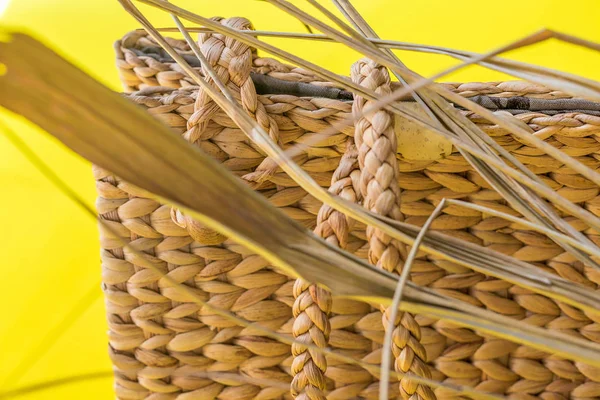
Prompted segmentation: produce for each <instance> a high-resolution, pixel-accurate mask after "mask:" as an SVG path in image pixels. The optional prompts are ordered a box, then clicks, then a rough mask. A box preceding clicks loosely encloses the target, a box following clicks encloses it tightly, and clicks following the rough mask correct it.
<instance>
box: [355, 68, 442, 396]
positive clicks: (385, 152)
mask: <svg viewBox="0 0 600 400" xmlns="http://www.w3.org/2000/svg"><path fill="white" fill-rule="evenodd" d="M352 80H353V81H354V82H355V83H358V84H360V85H362V86H365V87H367V88H369V89H371V90H373V91H375V92H376V93H378V94H380V95H382V96H384V95H387V94H389V93H391V88H390V77H389V74H388V72H387V70H386V69H385V68H384V67H382V66H380V65H379V64H377V63H375V62H373V61H370V60H368V59H362V60H360V61H358V62H357V63H355V64H354V65H353V66H352ZM365 107H368V100H366V99H363V98H362V97H359V96H356V97H355V100H354V105H353V111H354V113H355V114H358V113H361V112H362V110H363V108H365ZM393 121H394V118H393V115H391V114H390V113H389V112H387V111H385V110H379V111H377V112H375V113H373V114H371V115H367V116H364V117H363V118H360V119H359V120H357V121H356V125H355V135H354V140H355V141H356V144H357V147H358V159H359V165H360V169H361V178H360V190H361V193H362V194H363V196H364V206H365V208H367V209H369V210H371V211H374V212H376V213H378V214H381V215H384V216H386V217H389V218H392V219H395V220H398V221H402V220H403V219H404V218H403V216H402V213H401V211H400V187H399V186H398V180H397V177H398V162H397V160H396V147H397V140H396V133H395V131H394V123H393ZM367 238H368V240H369V261H370V262H371V263H372V264H375V265H377V266H378V267H380V268H383V269H385V270H386V271H388V272H398V271H399V270H400V269H401V268H402V265H403V263H404V260H405V259H406V256H407V253H406V247H405V246H404V245H403V244H402V243H400V242H398V241H396V240H392V238H391V237H389V236H388V235H387V234H385V233H383V232H381V231H379V230H377V229H375V228H373V227H367ZM382 310H384V314H383V326H384V327H385V328H387V326H388V324H389V322H388V318H389V317H390V315H391V309H382ZM395 326H396V328H395V329H394V332H393V339H392V352H393V354H394V357H395V358H396V363H395V368H396V370H397V371H402V372H409V371H410V372H412V373H414V374H416V375H419V376H423V377H426V378H431V373H430V372H429V367H428V366H427V364H426V362H425V360H426V359H427V354H426V352H425V348H424V347H423V346H422V345H421V343H420V342H419V341H420V339H421V330H420V327H419V325H418V324H417V322H416V321H415V319H414V317H413V316H412V315H410V314H409V313H399V314H398V318H397V320H396V321H395ZM400 393H401V395H402V397H403V398H405V399H415V400H416V399H423V400H434V399H435V394H434V393H433V391H432V390H431V389H430V388H429V387H427V386H424V385H418V384H416V383H414V382H411V381H410V380H409V379H401V380H400Z"/></svg>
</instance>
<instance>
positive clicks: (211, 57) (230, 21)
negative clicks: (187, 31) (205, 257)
mask: <svg viewBox="0 0 600 400" xmlns="http://www.w3.org/2000/svg"><path fill="white" fill-rule="evenodd" d="M213 20H215V21H218V22H220V23H221V24H222V25H224V26H227V27H229V28H233V29H237V30H251V29H253V27H252V24H251V23H250V21H248V20H247V19H245V18H238V17H235V18H226V19H223V18H213ZM198 38H199V39H198V42H199V45H200V51H201V52H202V54H203V55H204V57H205V58H206V60H207V63H208V64H209V65H210V67H212V69H214V71H215V72H216V75H217V76H218V77H219V79H220V81H221V82H222V83H223V84H224V85H225V86H226V87H227V89H228V90H229V92H230V93H231V94H232V95H233V97H234V98H235V99H236V100H237V101H238V102H239V103H240V105H241V106H242V108H243V109H244V110H245V111H246V112H247V113H248V114H250V116H251V117H252V118H253V119H254V120H256V122H258V124H259V125H260V126H261V127H262V128H263V129H264V130H265V131H266V132H267V133H268V134H269V137H270V138H271V140H273V141H275V142H276V143H279V130H278V128H277V123H276V122H275V121H274V120H273V119H272V118H271V117H270V116H269V115H268V114H267V111H266V110H265V107H264V105H263V104H262V103H261V102H260V101H259V100H258V95H257V93H256V88H255V86H254V83H253V81H252V79H251V78H250V72H251V71H252V60H253V56H254V54H255V53H256V50H255V49H253V48H252V47H250V46H248V45H246V44H244V43H242V42H240V41H238V40H235V39H233V38H230V37H227V36H225V35H222V34H220V33H216V32H209V33H201V34H200V35H199V36H198ZM202 69H203V72H204V76H205V77H207V80H208V82H209V84H212V85H214V86H215V87H217V85H216V83H215V82H214V81H213V79H212V78H210V75H209V74H208V72H207V66H206V65H203V66H202ZM222 113H223V110H221V109H220V107H219V106H218V105H217V104H216V103H215V102H214V101H213V99H212V98H211V97H210V96H209V95H208V93H207V92H206V91H204V90H202V88H200V89H199V90H198V96H197V98H196V101H195V104H194V113H193V114H192V115H191V116H190V118H189V119H188V122H187V131H186V132H185V133H184V135H183V136H184V138H185V139H186V140H188V141H189V142H191V143H193V144H196V145H198V146H199V147H200V148H202V149H203V150H205V151H207V152H208V153H209V154H211V153H219V155H220V156H221V158H220V161H222V162H227V161H228V158H227V157H228V155H225V156H223V152H222V151H221V150H219V148H218V147H217V146H216V145H214V144H212V143H211V142H210V140H211V139H212V138H213V137H215V136H217V135H218V134H220V133H221V132H222V131H223V129H224V128H223V127H222V126H220V127H219V128H217V129H215V126H214V125H215V124H211V121H212V120H213V119H214V118H219V117H220V116H221V115H222ZM243 143H244V145H245V146H250V147H252V149H253V150H254V151H255V152H256V153H260V154H263V155H264V153H263V152H262V150H261V149H260V148H259V146H257V145H256V144H255V143H253V142H252V141H251V140H249V139H246V140H244V142H243ZM238 160H240V159H238ZM243 160H244V159H242V161H243ZM273 169H274V165H273V161H271V160H270V159H265V160H263V161H262V163H261V164H260V165H258V166H257V167H256V169H255V170H254V171H253V172H251V173H249V174H247V175H246V176H244V177H243V178H244V179H246V180H247V181H250V182H251V181H260V180H261V176H263V175H264V174H265V172H264V171H273ZM172 215H173V221H174V222H175V223H177V224H178V225H180V226H181V227H184V228H186V229H187V230H188V233H189V234H190V236H191V237H192V238H193V239H194V240H196V241H198V242H200V243H202V244H207V245H215V244H219V243H222V242H223V241H224V240H225V239H226V238H225V237H223V236H222V235H219V234H217V233H215V232H212V231H211V230H210V229H208V228H206V227H204V226H202V225H201V224H199V223H198V222H196V221H194V220H193V219H191V218H189V217H187V216H185V215H182V214H181V213H180V212H179V211H178V210H174V211H173V213H172Z"/></svg>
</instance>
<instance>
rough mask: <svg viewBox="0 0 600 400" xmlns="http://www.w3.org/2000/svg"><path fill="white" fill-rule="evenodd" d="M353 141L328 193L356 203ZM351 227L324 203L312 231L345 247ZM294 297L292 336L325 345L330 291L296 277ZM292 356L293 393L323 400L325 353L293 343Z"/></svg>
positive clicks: (355, 153) (356, 164)
mask: <svg viewBox="0 0 600 400" xmlns="http://www.w3.org/2000/svg"><path fill="white" fill-rule="evenodd" d="M353 142H354V141H353V140H352V139H348V144H347V147H346V153H345V154H344V157H342V159H341V161H340V164H339V166H338V167H337V169H336V170H335V172H334V173H333V178H332V179H331V186H330V188H329V192H331V193H332V194H334V195H337V196H341V197H343V198H344V199H346V200H348V201H351V202H355V203H356V202H358V201H359V200H360V196H359V195H358V193H359V192H358V191H357V190H355V182H358V175H360V172H359V170H358V161H357V155H358V154H357V151H356V147H355V146H354V143H353ZM351 227H352V221H351V220H350V219H349V218H348V217H347V216H346V215H344V214H343V213H341V212H339V211H337V210H335V209H333V208H331V207H330V206H328V205H326V204H323V205H322V206H321V209H320V210H319V215H318V217H317V227H316V229H315V234H317V235H319V236H320V237H322V238H323V239H325V240H326V241H327V242H329V243H330V244H332V245H334V246H339V247H340V248H342V249H344V248H346V246H347V244H348V235H349V234H350V231H351V230H352V229H351ZM294 298H295V301H294V306H293V309H292V310H293V312H294V318H295V320H294V327H293V334H294V337H295V338H296V339H297V340H301V341H302V342H304V343H313V344H316V345H317V346H319V347H327V345H328V341H329V334H330V332H331V325H330V323H329V319H328V316H329V313H330V312H331V293H330V292H329V291H327V290H325V289H323V288H321V287H319V286H317V285H315V284H310V283H308V282H306V281H305V280H303V279H297V280H296V282H295V283H294ZM292 355H293V356H294V362H293V364H292V374H293V375H294V379H293V380H292V384H291V392H292V396H294V397H295V398H296V399H298V400H307V399H310V400H325V398H326V397H325V393H324V392H325V390H326V379H325V370H326V369H327V360H326V359H325V356H324V355H323V354H319V353H315V352H313V351H310V350H309V349H307V348H306V347H304V346H301V345H297V344H293V345H292Z"/></svg>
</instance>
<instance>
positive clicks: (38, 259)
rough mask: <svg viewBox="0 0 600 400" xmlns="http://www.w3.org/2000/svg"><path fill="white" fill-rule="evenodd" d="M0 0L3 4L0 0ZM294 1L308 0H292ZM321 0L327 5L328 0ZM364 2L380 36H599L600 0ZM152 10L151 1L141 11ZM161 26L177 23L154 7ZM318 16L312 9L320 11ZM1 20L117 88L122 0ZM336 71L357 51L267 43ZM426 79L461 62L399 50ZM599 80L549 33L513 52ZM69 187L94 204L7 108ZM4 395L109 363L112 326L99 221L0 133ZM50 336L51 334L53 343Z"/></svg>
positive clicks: (472, 71)
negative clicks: (20, 367)
mask: <svg viewBox="0 0 600 400" xmlns="http://www.w3.org/2000/svg"><path fill="white" fill-rule="evenodd" d="M0 3H2V0H0ZM175 3H176V4H178V5H181V6H183V7H185V8H188V9H191V10H193V11H195V12H197V13H199V14H201V15H203V16H216V15H219V16H246V17H248V18H250V19H251V20H252V21H253V23H254V24H255V26H256V28H257V29H264V30H287V31H298V32H302V31H303V27H302V25H301V24H300V23H299V22H298V21H296V20H294V19H291V18H289V17H287V16H285V15H284V14H283V13H282V12H281V11H279V10H277V9H275V8H274V7H273V6H270V5H268V4H267V3H265V2H260V1H253V0H236V1H233V0H191V1H179V2H177V1H175ZM295 3H296V4H301V3H304V2H301V1H295ZM322 3H326V4H328V3H329V2H326V1H324V0H323V2H322ZM354 3H355V5H356V6H357V8H358V9H359V10H360V11H361V12H362V13H363V15H365V17H366V18H367V20H368V21H370V22H372V24H373V25H374V27H375V28H376V30H378V31H379V33H380V35H381V36H382V37H385V38H390V39H392V38H393V39H397V40H403V41H410V42H416V43H426V44H435V45H441V46H447V47H454V48H459V49H466V50H472V51H479V52H483V51H486V50H490V49H493V48H495V47H499V46H501V45H503V44H506V43H508V42H510V41H512V40H515V39H517V38H519V37H522V36H524V35H526V34H528V33H532V32H534V31H536V30H539V29H541V28H543V27H548V28H552V29H556V30H561V31H564V32H567V33H571V34H575V35H579V36H581V37H583V38H586V39H588V40H593V41H596V42H600V28H599V27H598V21H600V2H598V0H589V1H583V0H570V1H567V2H565V0H545V1H533V0H516V1H515V0H497V1H485V0H469V1H465V0H462V1H461V0H455V1H451V0H435V1H434V0H415V1H400V0H360V1H359V0H355V2H354ZM143 10H147V8H145V7H144V8H143ZM149 15H150V16H151V20H152V21H153V22H155V23H156V24H157V25H162V26H167V25H168V26H172V23H171V22H170V19H169V18H168V17H167V16H165V15H162V14H159V13H156V12H152V13H150V14H149ZM313 15H316V13H313ZM0 21H1V23H2V25H3V26H5V27H6V26H7V27H19V29H25V30H26V31H27V32H29V33H31V34H34V35H35V36H36V37H37V38H39V39H41V40H43V41H44V42H45V43H47V44H48V45H50V46H52V47H53V48H54V49H56V50H57V51H59V52H60V53H61V54H63V55H64V56H66V57H68V58H69V59H70V60H72V61H73V62H74V63H76V64H77V65H78V66H80V67H82V68H83V69H85V70H86V71H87V72H88V73H90V74H91V75H93V76H94V77H96V78H97V79H99V80H100V81H101V82H103V83H104V84H106V85H109V86H110V87H111V88H113V89H115V90H119V88H120V86H119V82H118V77H117V74H116V71H115V68H114V67H113V65H114V61H113V59H114V54H113V50H112V43H113V41H114V40H116V39H118V38H120V37H121V36H122V35H123V34H125V33H126V32H127V31H129V30H132V29H135V28H137V26H136V23H135V22H134V21H133V20H132V19H131V18H130V17H129V16H128V15H127V14H126V13H125V12H124V11H123V10H122V9H121V8H120V6H119V4H118V2H117V1H116V0H84V1H81V0H13V1H11V4H10V5H9V7H8V9H7V11H6V12H5V14H4V16H3V17H1V19H0ZM271 42H272V43H275V44H277V45H281V46H285V47H286V49H293V51H294V52H296V53H297V54H298V55H300V56H302V57H305V58H308V59H310V60H311V61H314V62H317V63H319V64H321V65H324V66H328V67H330V68H333V69H334V70H335V71H336V72H339V73H347V71H349V66H350V64H351V63H352V62H353V61H354V60H356V59H357V58H358V56H357V55H356V54H354V53H352V52H351V51H348V50H344V49H343V48H342V47H340V46H338V45H333V44H319V45H313V44H308V43H307V42H302V41H286V42H282V41H271ZM401 56H402V58H403V59H404V60H405V61H406V63H407V64H408V65H409V66H410V67H412V68H414V69H416V70H417V71H418V72H420V73H422V74H424V75H431V74H434V73H436V72H438V71H440V70H442V69H443V68H446V67H448V66H450V65H452V64H453V63H455V61H452V60H450V59H447V58H444V57H440V56H431V55H428V56H426V55H419V54H413V53H402V54H401ZM510 57H511V58H516V59H519V60H522V61H528V62H535V63H538V64H541V65H544V66H551V67H554V68H556V69H560V70H564V71H569V72H573V73H577V74H581V75H585V76H587V77H589V78H593V79H596V80H600V55H599V53H595V52H592V51H590V50H585V49H581V48H578V47H575V46H570V45H564V44H560V43H557V42H555V41H551V42H549V43H545V44H542V45H537V46H534V47H532V48H529V49H525V50H519V51H516V52H513V53H511V54H510ZM499 79H505V77H504V76H502V75H499V74H496V73H493V72H490V71H486V70H483V69H481V68H469V69H467V70H465V71H462V72H460V73H457V74H454V75H452V76H450V77H449V80H454V81H476V80H499ZM0 117H1V118H2V120H4V121H7V122H8V123H9V124H10V126H11V127H12V128H13V129H15V130H16V131H17V132H18V133H19V135H20V136H21V137H22V138H24V139H25V140H27V141H28V143H30V144H31V146H33V147H34V149H35V151H36V152H37V153H38V154H39V155H41V156H42V157H43V158H44V159H45V160H46V161H47V162H49V163H50V165H51V166H52V167H53V168H54V170H55V171H56V172H57V173H59V174H60V175H61V176H62V177H63V178H64V179H65V180H66V181H67V183H68V184H69V185H71V186H72V187H73V188H75V189H76V190H77V192H78V193H80V194H81V195H82V196H83V197H84V198H85V199H86V201H87V202H88V204H93V202H94V198H95V193H94V184H93V179H92V175H91V172H90V165H89V164H88V163H87V162H85V161H84V160H81V159H80V158H79V157H77V156H75V155H73V154H71V153H70V152H69V151H67V150H65V149H64V148H63V147H62V146H61V145H59V144H57V143H56V142H55V141H53V140H51V139H50V138H49V137H48V135H46V134H44V133H43V132H40V131H39V129H36V128H34V127H31V126H30V125H28V124H27V123H25V122H23V121H22V120H20V119H18V118H15V117H13V116H8V115H7V114H6V113H4V112H2V111H0ZM0 226H1V228H0V246H1V247H0V254H1V257H0V268H1V269H0V271H1V272H2V275H1V276H0V304H1V305H2V306H1V307H2V308H1V311H0V391H1V390H6V389H9V387H11V386H21V385H27V384H31V383H35V382H40V381H45V380H49V379H57V378H64V377H68V376H74V375H79V374H84V373H90V372H98V371H110V362H109V360H108V357H107V351H106V347H107V346H106V341H107V340H106V323H105V317H104V305H103V302H102V296H101V292H100V286H99V281H100V267H99V254H98V253H99V249H98V238H97V233H96V223H95V222H94V221H93V220H91V219H90V218H88V217H87V216H86V215H85V214H84V213H83V212H82V211H81V210H80V209H78V208H77V207H76V206H75V205H74V204H73V203H71V202H70V201H69V200H68V199H67V198H66V197H65V196H64V195H62V194H61V193H59V192H58V191H57V190H56V189H55V188H54V187H53V186H51V184H49V183H48V182H47V181H46V180H45V179H44V177H42V176H41V175H40V174H39V173H38V172H37V171H36V170H35V169H34V168H33V167H32V166H31V165H30V164H29V163H28V162H27V160H26V159H25V158H24V157H23V156H22V155H21V154H20V153H19V152H18V151H17V150H15V148H13V147H12V145H11V144H10V143H9V142H8V141H7V140H6V139H5V138H4V137H3V136H1V135H0ZM94 288H95V300H94V301H93V302H92V304H91V306H90V307H89V308H87V311H85V312H83V313H81V315H80V317H79V319H77V321H76V322H75V323H74V325H73V326H72V327H71V328H70V329H67V330H65V331H64V332H62V335H61V336H60V338H58V340H57V341H56V343H54V344H53V345H51V346H48V351H47V352H46V354H44V355H41V356H40V357H38V355H39V353H37V351H36V349H37V348H38V346H39V343H41V342H42V340H45V338H47V337H48V335H49V334H51V332H52V329H54V328H55V327H56V326H57V324H58V323H59V322H60V321H61V320H62V319H63V318H64V317H65V315H67V314H68V313H69V311H70V310H72V309H73V307H75V306H76V305H77V304H82V303H81V299H82V297H84V296H85V295H86V293H89V291H90V290H94ZM50 342H52V340H50ZM25 357H32V358H31V359H33V360H35V363H32V364H31V365H30V369H29V371H28V373H27V374H26V375H25V376H24V377H23V379H21V380H20V381H19V382H6V383H5V384H2V381H3V380H4V379H6V377H7V376H9V374H10V373H11V371H12V370H13V369H14V368H15V367H16V365H17V364H18V363H19V361H20V360H22V359H23V358H25ZM111 386H112V380H111V379H109V378H104V379H98V380H94V381H88V382H82V383H78V384H73V385H68V386H64V387H60V388H55V389H52V390H47V391H43V392H37V393H35V394H30V395H28V396H24V397H22V398H29V399H62V400H67V399H80V398H85V399H90V400H91V399H108V398H113V397H114V396H113V394H112V387H111Z"/></svg>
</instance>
